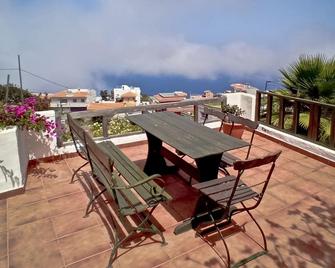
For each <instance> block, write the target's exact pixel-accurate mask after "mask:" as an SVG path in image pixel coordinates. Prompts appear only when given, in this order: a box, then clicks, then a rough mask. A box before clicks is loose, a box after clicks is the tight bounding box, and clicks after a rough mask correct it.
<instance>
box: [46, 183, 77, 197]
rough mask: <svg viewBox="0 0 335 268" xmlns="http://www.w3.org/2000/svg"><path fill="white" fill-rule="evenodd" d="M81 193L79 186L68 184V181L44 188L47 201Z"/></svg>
mask: <svg viewBox="0 0 335 268" xmlns="http://www.w3.org/2000/svg"><path fill="white" fill-rule="evenodd" d="M81 191H83V188H82V187H81V186H80V185H79V184H76V183H69V182H68V181H61V182H59V183H54V184H47V185H46V186H45V194H46V196H47V198H48V199H52V198H55V197H60V196H64V195H68V194H71V193H76V192H81Z"/></svg>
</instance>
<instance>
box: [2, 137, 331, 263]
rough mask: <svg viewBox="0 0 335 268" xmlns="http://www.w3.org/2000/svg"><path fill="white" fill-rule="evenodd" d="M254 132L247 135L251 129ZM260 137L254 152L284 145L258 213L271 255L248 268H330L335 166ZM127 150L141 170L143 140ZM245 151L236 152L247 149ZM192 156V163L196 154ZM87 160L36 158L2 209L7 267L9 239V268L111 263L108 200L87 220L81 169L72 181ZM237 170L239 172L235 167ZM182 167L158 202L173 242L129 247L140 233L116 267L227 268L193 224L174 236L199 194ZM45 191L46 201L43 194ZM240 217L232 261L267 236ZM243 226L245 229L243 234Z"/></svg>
mask: <svg viewBox="0 0 335 268" xmlns="http://www.w3.org/2000/svg"><path fill="white" fill-rule="evenodd" d="M249 136H250V135H249V133H246V135H245V137H249ZM254 145H255V146H254V147H253V149H252V153H251V155H252V156H258V155H259V154H260V155H263V154H264V153H266V152H270V151H274V150H277V149H282V150H283V153H282V155H281V156H280V158H279V160H278V161H277V166H276V169H275V171H274V174H273V177H272V180H271V181H270V185H269V187H268V189H267V192H266V193H265V197H264V199H263V200H262V203H261V204H260V206H259V207H258V209H257V210H255V211H254V212H253V215H254V216H255V217H256V219H257V220H258V222H259V223H260V225H261V226H262V228H263V230H264V232H265V234H266V237H267V241H268V245H269V249H270V250H269V254H268V255H267V256H262V257H259V258H257V259H256V260H253V261H251V262H249V263H248V264H247V265H245V266H242V267H249V268H250V267H255V268H256V267H257V268H261V267H264V268H265V267H266V268H268V267H271V268H272V267H287V268H289V267H297V268H302V267H303V268H307V267H327V266H328V267H332V266H334V265H333V263H331V261H330V256H332V255H331V252H333V251H334V248H333V247H334V246H333V245H334V244H335V231H334V230H335V225H334V222H335V218H334V215H335V206H334V203H335V195H334V194H333V193H334V191H335V182H334V176H335V168H333V167H329V166H327V165H325V164H323V163H321V162H318V161H316V160H314V159H311V158H308V157H307V156H305V155H302V154H300V153H297V152H295V151H293V150H290V149H288V148H285V147H282V146H281V145H279V144H276V143H274V142H271V141H268V140H267V139H265V138H263V137H259V136H256V138H255V141H254ZM122 150H123V151H124V152H125V153H126V154H127V155H128V156H129V158H131V159H132V160H133V161H136V164H137V165H139V166H140V167H141V168H143V166H144V163H145V159H146V152H147V144H142V145H139V146H130V147H127V148H123V149H122ZM242 151H243V150H241V152H239V153H240V154H241V155H242V153H243V152H242ZM186 159H187V160H188V161H189V162H191V163H192V162H193V159H189V158H186ZM83 162H84V161H83V160H82V159H80V157H71V158H68V159H63V160H59V161H54V162H40V163H38V164H37V165H36V166H35V167H32V169H30V170H29V176H28V181H27V190H29V191H26V193H25V194H23V195H20V196H16V197H14V198H12V199H10V200H9V201H8V206H9V210H8V212H7V214H8V217H7V219H6V217H4V215H6V211H7V200H0V252H1V248H3V253H0V267H1V265H2V266H4V265H5V267H6V268H7V264H6V263H7V257H6V254H7V247H10V249H11V254H10V256H9V262H10V267H28V268H29V267H63V266H66V265H67V266H68V267H72V268H73V267H90V268H91V267H97V268H100V267H105V266H106V263H107V261H108V259H109V254H110V248H111V242H110V240H111V238H110V235H109V234H108V231H109V229H108V225H107V227H106V226H105V225H103V223H101V219H100V217H99V216H98V213H100V212H101V211H102V207H101V206H99V205H97V206H96V208H97V210H96V211H95V212H96V213H91V214H90V215H89V217H88V218H83V210H84V209H85V208H86V205H87V201H88V198H87V194H86V193H85V192H83V190H84V188H83V185H82V184H81V183H80V182H81V181H83V182H85V178H86V177H85V176H84V174H85V172H82V173H80V174H79V179H80V180H79V181H77V182H76V183H74V184H72V185H70V184H69V181H70V178H71V175H72V172H73V169H76V168H77V167H79V166H80V165H81V164H82V163H83ZM89 169H90V168H89V166H87V167H86V168H85V169H84V171H85V170H86V171H87V172H89ZM232 173H233V174H235V173H234V171H232ZM248 173H249V174H248ZM181 174H182V175H181V176H174V175H168V176H164V180H165V182H166V184H167V185H168V187H167V189H170V190H171V193H173V195H175V197H177V198H175V199H174V200H172V201H169V202H166V203H164V204H162V205H159V207H158V208H157V210H156V211H155V213H154V215H153V216H154V219H155V220H157V222H158V223H159V224H160V226H161V228H162V230H164V229H166V231H165V232H164V235H165V238H166V240H167V243H168V244H167V245H165V246H161V244H160V243H157V242H153V239H156V238H157V240H160V239H159V237H158V236H157V235H155V236H152V237H150V238H147V239H146V240H145V241H144V242H142V243H141V244H140V245H136V246H135V247H134V248H133V249H129V248H131V247H132V246H134V244H135V241H136V242H138V241H140V239H136V240H135V241H132V242H131V243H128V244H125V245H124V247H123V248H121V249H120V250H119V252H118V253H119V254H118V255H119V258H118V259H117V260H116V261H115V262H114V264H113V267H117V268H118V267H121V268H123V267H132V266H134V267H158V266H159V267H163V268H164V267H165V268H167V267H183V266H185V268H186V267H192V268H193V267H225V265H224V262H222V261H221V262H220V258H219V256H218V255H217V253H215V252H214V251H213V250H212V248H211V247H210V246H209V245H208V244H206V243H205V242H204V241H203V240H201V239H200V238H199V237H195V235H194V232H193V231H189V232H187V233H184V234H181V235H178V236H175V235H174V234H173V230H174V228H175V226H176V225H177V224H178V221H181V220H182V219H183V218H185V217H187V215H191V214H192V210H193V206H194V204H193V203H194V202H193V201H192V200H193V198H195V197H196V193H194V192H193V190H191V188H189V186H188V185H187V184H186V183H185V179H188V175H187V174H183V173H181ZM262 175H265V169H264V168H256V169H253V170H252V171H250V172H249V171H247V172H245V173H244V174H243V176H245V177H246V179H247V180H250V181H255V179H258V178H259V177H260V176H262ZM84 185H85V184H84ZM177 186H178V187H177ZM42 187H43V188H42ZM37 189H42V191H41V192H39V190H37ZM45 198H49V200H48V201H46V200H45ZM104 198H105V197H104ZM192 204H193V205H192ZM100 205H101V204H100ZM108 208H109V206H108ZM108 217H109V214H108ZM108 217H107V218H108ZM108 219H109V218H108ZM235 220H236V222H237V225H238V226H240V228H238V226H235V227H234V228H232V229H234V230H235V232H233V234H232V235H231V236H227V242H228V246H229V245H230V248H231V255H232V259H233V260H239V259H241V258H243V257H245V256H250V255H251V254H253V253H254V251H257V249H259V248H260V247H259V246H258V245H257V244H255V241H256V242H259V243H261V241H262V239H261V235H260V233H259V230H258V229H257V227H256V226H255V224H254V223H253V222H252V221H251V220H250V218H249V216H248V215H247V214H246V213H243V214H240V215H237V216H235V217H234V221H235ZM6 222H7V223H8V226H9V231H8V234H9V235H8V237H9V245H7V239H5V238H3V237H1V236H5V237H7V233H6V232H7V223H6ZM50 222H52V224H50ZM109 223H110V222H109ZM243 227H244V228H245V233H243V232H242V230H243ZM241 228H242V229H241ZM236 230H237V231H238V232H236ZM53 232H55V233H53ZM230 232H232V231H231V229H228V230H225V231H224V233H225V234H228V233H230ZM56 235H57V237H58V240H57V239H56V238H55V236H56ZM248 236H250V237H252V238H253V239H254V240H255V241H253V240H251V239H250V238H248ZM213 237H214V238H215V236H213ZM20 238H22V239H20ZM53 239H56V241H54V240H53ZM50 240H52V241H50ZM48 241H49V242H48ZM1 242H2V243H3V244H2V245H1ZM23 248H24V249H23ZM214 248H215V249H217V250H218V251H219V255H220V256H221V257H223V258H225V252H224V250H223V247H222V243H221V241H218V242H216V243H215V246H214ZM21 249H22V250H21ZM319 249H322V250H319ZM1 254H3V256H1ZM322 254H323V255H322ZM144 256H145V257H144ZM62 257H63V258H62ZM62 259H64V260H65V261H66V265H65V264H64V263H62V261H63V260H62ZM1 268H2V267H1Z"/></svg>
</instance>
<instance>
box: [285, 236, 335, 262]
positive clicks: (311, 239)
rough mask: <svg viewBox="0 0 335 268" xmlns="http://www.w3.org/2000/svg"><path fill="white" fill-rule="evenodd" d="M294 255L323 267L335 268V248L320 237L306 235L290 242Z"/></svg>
mask: <svg viewBox="0 0 335 268" xmlns="http://www.w3.org/2000/svg"><path fill="white" fill-rule="evenodd" d="M289 246H290V249H291V252H292V253H293V254H294V255H297V256H298V257H301V258H303V259H304V260H307V261H308V262H311V263H314V264H317V265H320V266H321V267H335V259H334V252H335V246H334V244H332V243H329V242H327V241H325V240H323V239H320V238H319V237H315V236H310V235H305V236H301V237H299V238H295V239H291V240H290V245H289Z"/></svg>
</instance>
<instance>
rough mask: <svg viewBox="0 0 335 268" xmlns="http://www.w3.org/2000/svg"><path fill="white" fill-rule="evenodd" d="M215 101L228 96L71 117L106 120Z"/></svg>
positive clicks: (223, 99)
mask: <svg viewBox="0 0 335 268" xmlns="http://www.w3.org/2000/svg"><path fill="white" fill-rule="evenodd" d="M213 101H220V102H222V101H224V102H225V101H226V96H222V97H217V98H206V99H200V100H184V101H180V102H170V103H163V104H150V105H143V106H132V107H124V108H118V109H113V110H111V109H108V110H97V111H80V112H72V113H71V117H72V118H74V119H78V118H91V117H98V116H103V117H105V118H111V117H113V116H114V115H116V114H120V113H132V112H145V111H149V110H163V109H166V108H174V107H184V106H189V105H199V104H205V103H210V102H213Z"/></svg>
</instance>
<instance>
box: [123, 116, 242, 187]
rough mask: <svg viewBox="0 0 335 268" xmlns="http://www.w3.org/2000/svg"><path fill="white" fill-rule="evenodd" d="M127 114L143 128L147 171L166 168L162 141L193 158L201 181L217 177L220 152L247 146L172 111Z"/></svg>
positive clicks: (152, 171)
mask: <svg viewBox="0 0 335 268" xmlns="http://www.w3.org/2000/svg"><path fill="white" fill-rule="evenodd" d="M127 118H128V120H129V121H130V122H132V123H134V124H136V125H138V126H140V127H141V128H143V129H144V130H145V132H146V135H147V138H148V147H149V148H148V156H147V160H146V164H145V168H144V172H146V173H147V174H148V175H152V174H155V173H160V174H162V173H166V172H168V171H169V167H167V165H166V162H165V159H164V157H163V156H162V154H161V150H162V143H163V142H164V143H166V144H168V145H170V146H172V147H173V148H175V149H177V150H179V151H181V152H183V153H184V154H186V155H188V156H189V157H191V158H193V159H194V160H195V162H196V164H197V168H198V172H199V179H200V181H207V180H211V179H216V178H217V176H218V171H219V164H220V160H221V157H222V154H223V152H226V151H230V150H233V149H238V148H241V147H245V146H248V143H247V142H245V141H243V140H240V139H237V138H234V137H231V136H229V135H226V134H223V133H220V132H218V131H215V130H212V129H210V128H208V127H205V126H203V125H200V124H198V123H196V122H194V121H193V120H190V119H189V118H187V117H184V116H179V115H177V114H175V113H171V112H157V113H148V114H140V115H132V116H128V117H127Z"/></svg>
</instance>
